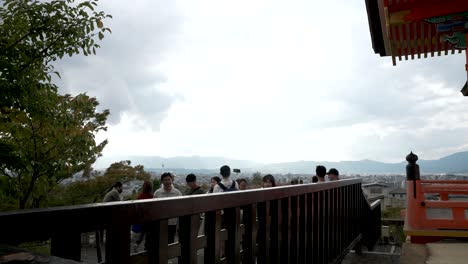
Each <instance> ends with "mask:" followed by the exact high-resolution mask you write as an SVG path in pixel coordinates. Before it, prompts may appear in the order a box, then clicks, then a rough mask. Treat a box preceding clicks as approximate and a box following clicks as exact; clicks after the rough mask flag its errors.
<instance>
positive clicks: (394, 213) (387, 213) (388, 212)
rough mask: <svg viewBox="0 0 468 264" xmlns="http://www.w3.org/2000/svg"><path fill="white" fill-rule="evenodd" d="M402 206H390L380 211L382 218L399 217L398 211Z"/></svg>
mask: <svg viewBox="0 0 468 264" xmlns="http://www.w3.org/2000/svg"><path fill="white" fill-rule="evenodd" d="M403 209H404V208H401V207H390V208H387V209H385V210H384V211H382V218H389V219H399V218H401V215H400V212H401V210H403Z"/></svg>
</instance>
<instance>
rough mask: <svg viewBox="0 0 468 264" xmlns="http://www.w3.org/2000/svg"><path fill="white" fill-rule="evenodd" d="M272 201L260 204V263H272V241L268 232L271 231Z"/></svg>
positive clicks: (258, 258) (258, 259)
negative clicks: (270, 252)
mask: <svg viewBox="0 0 468 264" xmlns="http://www.w3.org/2000/svg"><path fill="white" fill-rule="evenodd" d="M269 216H270V202H262V203H259V204H258V234H257V239H258V257H257V262H258V263H261V264H262V263H270V254H269V252H268V251H269V250H270V241H269V237H268V233H269V231H270V217H269Z"/></svg>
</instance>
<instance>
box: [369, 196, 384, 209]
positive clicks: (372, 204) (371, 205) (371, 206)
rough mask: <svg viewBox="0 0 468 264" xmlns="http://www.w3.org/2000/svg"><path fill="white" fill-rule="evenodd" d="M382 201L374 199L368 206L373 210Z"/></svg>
mask: <svg viewBox="0 0 468 264" xmlns="http://www.w3.org/2000/svg"><path fill="white" fill-rule="evenodd" d="M381 203H382V200H380V199H378V200H375V201H373V202H372V203H371V204H370V205H369V207H370V209H371V210H374V208H376V207H377V206H379V205H380V204H381Z"/></svg>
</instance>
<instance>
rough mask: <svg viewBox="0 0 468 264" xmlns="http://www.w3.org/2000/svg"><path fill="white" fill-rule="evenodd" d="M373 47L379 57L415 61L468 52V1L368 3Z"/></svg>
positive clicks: (388, 0) (383, 0)
mask: <svg viewBox="0 0 468 264" xmlns="http://www.w3.org/2000/svg"><path fill="white" fill-rule="evenodd" d="M366 7H367V14H368V20H369V27H370V32H371V37H372V47H373V49H374V51H375V53H377V54H379V55H380V56H391V57H392V60H393V64H394V65H395V64H396V59H397V58H398V60H402V58H405V59H406V60H408V59H409V58H411V59H414V58H415V57H416V58H418V59H419V58H421V57H424V58H426V57H427V56H429V55H430V56H431V57H433V56H434V55H437V56H440V55H448V54H449V53H450V54H454V53H456V52H458V53H460V52H461V51H462V50H464V49H465V48H466V41H465V33H464V32H465V30H466V28H468V1H467V0H366Z"/></svg>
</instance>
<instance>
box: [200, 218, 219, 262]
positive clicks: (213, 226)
mask: <svg viewBox="0 0 468 264" xmlns="http://www.w3.org/2000/svg"><path fill="white" fill-rule="evenodd" d="M220 229H221V212H220V211H211V212H207V213H205V236H206V248H205V256H204V262H205V263H211V264H214V263H218V261H219V259H220V245H221V243H220V242H221V241H220V233H219V230H220Z"/></svg>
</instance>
